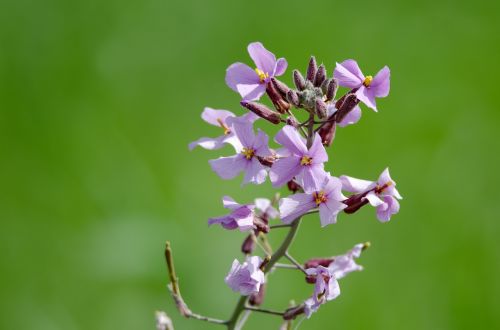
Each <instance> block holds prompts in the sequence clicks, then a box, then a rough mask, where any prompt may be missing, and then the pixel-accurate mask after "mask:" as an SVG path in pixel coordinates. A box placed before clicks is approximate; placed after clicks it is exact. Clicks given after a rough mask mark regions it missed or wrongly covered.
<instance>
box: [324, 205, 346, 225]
mask: <svg viewBox="0 0 500 330" xmlns="http://www.w3.org/2000/svg"><path fill="white" fill-rule="evenodd" d="M346 207H347V205H345V204H344V203H342V202H339V201H336V200H335V199H329V200H327V201H326V203H322V204H321V205H320V206H319V218H320V221H321V227H325V226H326V225H330V224H332V223H337V215H338V214H339V212H340V211H342V210H343V209H345V208H346Z"/></svg>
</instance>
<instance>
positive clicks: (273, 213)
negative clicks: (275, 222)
mask: <svg viewBox="0 0 500 330" xmlns="http://www.w3.org/2000/svg"><path fill="white" fill-rule="evenodd" d="M255 209H256V210H257V211H258V213H257V215H258V216H260V217H262V218H266V219H269V218H270V219H276V218H277V217H278V216H279V212H278V211H277V210H276V209H275V208H274V207H273V206H272V204H271V201H270V200H269V199H267V198H256V199H255Z"/></svg>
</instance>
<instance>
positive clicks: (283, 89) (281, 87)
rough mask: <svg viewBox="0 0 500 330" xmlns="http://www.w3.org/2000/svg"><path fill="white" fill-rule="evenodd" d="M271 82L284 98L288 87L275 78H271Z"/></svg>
mask: <svg viewBox="0 0 500 330" xmlns="http://www.w3.org/2000/svg"><path fill="white" fill-rule="evenodd" d="M271 82H272V84H273V85H274V88H276V90H277V91H278V92H279V93H280V94H281V97H283V98H285V97H286V94H287V93H288V91H289V90H290V88H289V87H288V86H287V85H286V84H285V83H284V82H282V81H279V80H278V79H276V78H274V77H273V78H271Z"/></svg>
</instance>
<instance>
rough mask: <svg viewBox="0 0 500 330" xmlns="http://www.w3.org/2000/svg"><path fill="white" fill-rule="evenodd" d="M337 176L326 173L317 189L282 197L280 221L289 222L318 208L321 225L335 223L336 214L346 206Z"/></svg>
mask: <svg viewBox="0 0 500 330" xmlns="http://www.w3.org/2000/svg"><path fill="white" fill-rule="evenodd" d="M341 188H342V185H341V183H340V180H339V179H338V178H335V177H332V176H330V175H327V176H326V177H324V179H323V183H322V184H321V186H320V188H319V189H318V190H317V191H314V192H312V193H298V194H294V195H290V196H288V197H285V198H282V199H281V200H280V204H279V210H280V216H281V221H283V222H284V223H291V222H292V221H294V220H295V219H297V218H298V217H300V216H301V215H303V214H305V213H307V212H308V211H310V210H312V209H315V208H318V209H319V217H320V221H321V226H322V227H324V226H326V225H329V224H332V223H336V222H337V214H338V213H339V212H340V211H342V210H343V209H344V208H346V207H347V205H345V204H344V203H342V201H343V200H345V199H346V198H345V196H344V195H342V192H341Z"/></svg>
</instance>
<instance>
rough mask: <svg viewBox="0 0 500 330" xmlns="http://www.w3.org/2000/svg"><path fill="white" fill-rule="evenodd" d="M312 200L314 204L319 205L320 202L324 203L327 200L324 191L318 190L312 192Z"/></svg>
mask: <svg viewBox="0 0 500 330" xmlns="http://www.w3.org/2000/svg"><path fill="white" fill-rule="evenodd" d="M313 198H314V201H315V202H316V205H317V206H319V205H320V204H321V203H325V202H326V201H327V198H326V195H325V192H324V191H318V192H315V193H313Z"/></svg>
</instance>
